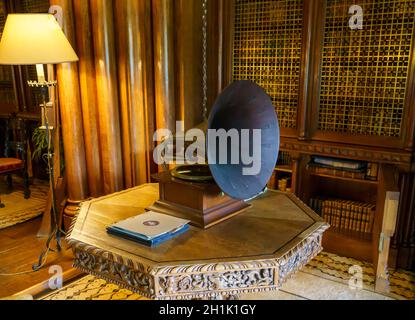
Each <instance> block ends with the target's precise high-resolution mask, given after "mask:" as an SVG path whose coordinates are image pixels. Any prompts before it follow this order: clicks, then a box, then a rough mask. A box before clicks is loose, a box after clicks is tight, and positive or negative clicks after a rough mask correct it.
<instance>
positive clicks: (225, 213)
mask: <svg viewBox="0 0 415 320" xmlns="http://www.w3.org/2000/svg"><path fill="white" fill-rule="evenodd" d="M155 178H156V179H157V180H158V181H159V194H160V199H159V200H158V201H156V202H155V203H154V204H153V205H151V206H150V207H148V208H147V209H148V210H153V211H157V212H161V213H164V214H168V215H171V216H175V217H178V218H183V219H188V220H190V221H191V223H190V224H192V225H194V226H196V227H199V228H203V229H207V228H210V227H212V226H213V225H215V224H217V223H220V222H222V221H224V220H226V219H229V218H232V217H234V216H235V215H237V214H239V213H241V212H243V211H244V210H246V209H247V208H249V207H250V204H248V203H246V202H245V201H242V200H236V199H233V198H231V197H229V196H227V195H225V194H223V193H222V191H221V190H220V189H219V187H218V186H217V185H216V184H215V183H193V182H187V181H183V180H180V179H175V178H172V177H171V176H170V175H169V174H166V173H161V174H158V175H156V176H155Z"/></svg>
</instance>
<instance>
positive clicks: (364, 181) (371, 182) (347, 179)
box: [310, 172, 378, 186]
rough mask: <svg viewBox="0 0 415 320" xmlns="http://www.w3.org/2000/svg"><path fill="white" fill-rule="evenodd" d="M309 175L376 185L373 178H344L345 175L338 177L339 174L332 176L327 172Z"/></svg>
mask: <svg viewBox="0 0 415 320" xmlns="http://www.w3.org/2000/svg"><path fill="white" fill-rule="evenodd" d="M310 175H311V176H317V177H322V178H327V179H335V180H341V181H347V182H353V183H364V184H370V185H375V186H377V185H378V181H373V180H364V179H353V178H345V177H339V176H332V175H329V174H321V173H314V172H311V173H310Z"/></svg>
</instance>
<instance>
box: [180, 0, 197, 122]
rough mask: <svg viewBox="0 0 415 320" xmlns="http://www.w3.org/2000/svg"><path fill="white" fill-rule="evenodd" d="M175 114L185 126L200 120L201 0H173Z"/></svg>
mask: <svg viewBox="0 0 415 320" xmlns="http://www.w3.org/2000/svg"><path fill="white" fill-rule="evenodd" d="M175 17H176V20H175V27H176V28H175V30H176V50H175V53H176V57H175V65H176V66H177V68H178V70H177V72H176V76H177V77H176V81H177V85H176V92H177V93H178V95H177V97H176V103H177V106H176V110H177V111H176V115H177V118H178V119H180V120H182V121H184V122H185V128H186V129H189V128H192V127H194V126H195V125H197V124H199V123H200V122H201V121H202V120H203V117H202V111H203V107H202V102H203V85H202V84H203V81H202V74H203V68H202V66H203V64H202V63H203V61H202V53H203V51H202V50H203V45H202V44H203V41H202V39H203V37H202V1H195V0H192V1H189V0H176V1H175Z"/></svg>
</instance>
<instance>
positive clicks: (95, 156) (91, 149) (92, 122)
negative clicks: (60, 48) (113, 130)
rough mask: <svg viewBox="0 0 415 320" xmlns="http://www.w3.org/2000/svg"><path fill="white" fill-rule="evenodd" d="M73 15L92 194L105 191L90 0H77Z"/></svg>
mask: <svg viewBox="0 0 415 320" xmlns="http://www.w3.org/2000/svg"><path fill="white" fill-rule="evenodd" d="M74 15H75V21H76V25H75V27H76V33H77V37H76V40H77V49H78V50H77V53H78V56H79V83H80V90H81V100H82V116H83V125H84V139H85V155H86V166H87V175H88V186H89V191H90V195H91V196H92V197H98V196H100V195H102V193H103V179H102V174H101V160H100V146H99V132H98V110H97V94H96V84H95V62H94V50H93V39H92V27H91V19H90V8H89V3H88V1H85V0H74Z"/></svg>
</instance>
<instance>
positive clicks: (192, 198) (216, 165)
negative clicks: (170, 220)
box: [148, 80, 280, 229]
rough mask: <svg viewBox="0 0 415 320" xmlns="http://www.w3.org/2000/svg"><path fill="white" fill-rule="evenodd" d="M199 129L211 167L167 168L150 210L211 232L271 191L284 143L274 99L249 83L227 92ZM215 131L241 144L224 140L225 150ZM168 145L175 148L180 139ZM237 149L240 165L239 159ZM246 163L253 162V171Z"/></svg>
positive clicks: (236, 86)
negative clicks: (253, 200) (281, 142)
mask: <svg viewBox="0 0 415 320" xmlns="http://www.w3.org/2000/svg"><path fill="white" fill-rule="evenodd" d="M199 127H200V128H203V127H204V131H205V132H206V136H207V138H206V141H204V143H205V150H206V155H207V160H208V161H207V164H192V165H186V164H185V165H179V166H177V167H175V168H174V169H172V170H169V169H168V168H167V167H166V166H165V170H164V172H162V173H159V174H156V175H155V176H153V177H154V178H155V179H156V180H157V181H158V182H159V200H158V201H156V202H155V203H154V204H153V205H152V206H151V207H150V208H148V209H149V210H153V211H157V212H161V213H165V214H168V215H172V216H176V217H179V218H185V219H188V220H190V221H191V224H192V225H194V226H197V227H200V228H204V229H206V228H209V227H211V226H213V225H215V224H217V223H219V222H222V221H224V220H226V219H229V218H231V217H233V216H235V215H237V214H239V213H241V212H243V211H244V210H246V209H247V208H249V207H250V204H249V200H252V199H253V198H255V197H257V196H259V195H260V194H262V193H263V192H265V191H266V185H267V183H268V181H269V179H270V177H271V175H272V172H273V170H274V168H275V164H276V162H277V157H278V150H279V141H280V139H279V126H278V119H277V115H276V112H275V108H274V106H273V105H272V102H271V99H270V97H269V96H268V95H267V94H266V93H265V91H264V90H263V89H262V88H261V87H259V86H258V85H257V84H255V83H254V82H251V81H247V80H243V81H236V82H234V83H233V84H231V85H230V86H229V87H227V88H226V89H225V90H224V91H223V92H222V93H221V94H220V95H219V97H218V98H217V100H216V102H215V104H214V106H213V108H212V111H211V113H210V116H209V119H208V121H207V123H206V122H205V123H204V124H202V125H200V126H199ZM212 132H213V133H216V134H217V133H218V132H221V133H227V134H229V133H233V134H234V136H238V139H240V140H239V142H238V143H235V140H231V137H230V135H229V136H228V138H229V139H228V138H227V140H226V141H225V142H226V144H225V146H224V145H223V142H224V141H222V145H221V144H220V143H219V144H218V143H216V142H217V141H214V140H215V139H216V137H217V135H213V134H211V133H212ZM255 134H256V135H255ZM255 136H256V137H257V139H255ZM212 137H213V138H212ZM258 137H259V138H260V140H259V142H258ZM243 139H244V141H242V140H243ZM163 143H164V144H173V148H174V137H170V138H168V139H166V140H165V141H163ZM235 149H236V150H237V152H238V153H239V161H236V160H237V159H236V160H235ZM255 150H257V152H256V153H255V152H254V151H255ZM221 157H222V158H221ZM236 158H237V157H236ZM243 158H245V159H251V160H252V166H251V168H249V166H247V164H246V161H245V162H244V161H243ZM254 166H256V168H253V167H254ZM250 169H251V171H252V172H250V173H249V174H247V172H248V171H249V170H250ZM252 169H253V170H252ZM255 169H256V171H255Z"/></svg>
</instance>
